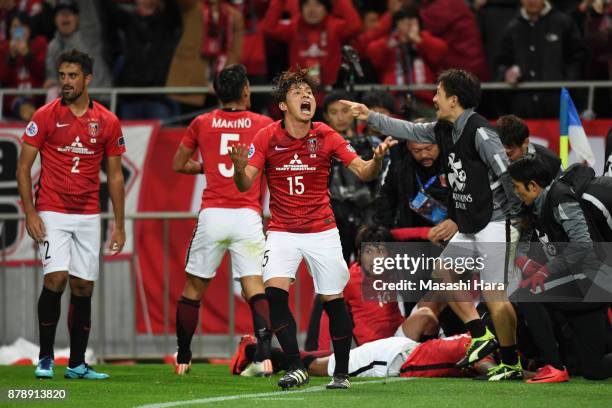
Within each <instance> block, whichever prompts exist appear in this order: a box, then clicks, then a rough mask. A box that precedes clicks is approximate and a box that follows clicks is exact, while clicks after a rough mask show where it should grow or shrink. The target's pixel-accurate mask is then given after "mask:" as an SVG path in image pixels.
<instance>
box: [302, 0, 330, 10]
mask: <svg viewBox="0 0 612 408" xmlns="http://www.w3.org/2000/svg"><path fill="white" fill-rule="evenodd" d="M307 1H308V0H300V11H302V8H303V7H304V5H305V4H306V2H307ZM317 2H319V3H321V4H322V5H323V6H325V9H326V10H327V12H328V13H331V11H332V9H333V4H332V2H331V0H317Z"/></svg>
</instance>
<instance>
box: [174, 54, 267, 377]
mask: <svg viewBox="0 0 612 408" xmlns="http://www.w3.org/2000/svg"><path fill="white" fill-rule="evenodd" d="M213 86H214V89H215V92H216V94H217V96H218V97H219V99H220V100H221V103H222V105H223V108H222V109H216V110H214V111H212V112H209V113H205V114H203V115H200V116H198V117H197V118H195V119H194V120H193V122H192V123H191V125H189V128H188V129H187V132H186V133H185V136H184V137H183V140H182V142H181V144H180V145H179V148H178V150H177V152H176V155H175V156H174V160H173V163H172V167H173V169H174V171H177V172H179V173H185V174H200V173H204V174H206V188H205V189H204V193H203V195H202V210H201V211H200V214H199V216H198V224H197V225H196V228H195V231H194V233H193V238H192V239H191V243H190V244H189V249H188V252H187V262H186V266H185V273H186V276H187V281H186V282H185V288H184V289H183V295H182V297H181V299H180V300H179V302H178V306H177V308H176V337H177V343H178V352H177V356H176V361H175V372H176V374H179V375H183V374H186V373H187V372H189V370H190V367H191V350H190V346H191V339H192V337H193V333H194V332H195V329H196V326H197V324H198V313H199V308H200V300H201V299H202V295H203V294H204V292H205V291H206V288H207V287H208V285H209V283H210V281H211V279H212V278H213V277H214V276H215V274H216V272H217V268H218V267H219V264H220V263H221V260H222V259H223V254H224V253H225V251H226V250H227V249H229V251H230V254H231V257H232V269H233V271H232V273H233V275H234V277H235V279H239V280H240V284H241V285H242V291H243V293H244V295H245V297H246V299H247V300H248V302H249V306H250V307H251V313H252V315H253V326H254V329H255V336H256V337H257V340H258V350H257V353H256V355H255V358H254V360H253V364H251V365H250V366H249V367H247V368H246V370H244V372H242V374H243V375H249V376H264V375H271V374H272V365H271V363H270V360H269V354H270V340H271V337H272V334H271V332H270V317H269V315H270V313H269V307H268V300H267V299H266V295H265V294H264V286H263V280H262V277H261V262H262V257H263V251H264V241H265V240H264V235H263V226H262V221H261V213H262V206H261V188H260V181H261V178H260V177H257V178H255V179H254V180H253V188H252V189H251V190H249V191H247V192H244V193H242V192H240V191H238V190H237V189H236V186H235V185H234V182H233V180H232V177H233V176H234V166H233V165H232V163H231V160H230V158H229V156H228V153H229V150H228V147H229V143H230V142H240V143H251V141H252V139H253V136H255V133H257V131H259V130H260V129H261V128H263V127H265V126H267V125H269V124H270V123H272V119H270V118H268V117H266V116H262V115H258V114H256V113H253V112H250V111H249V110H248V109H249V108H250V106H251V91H250V88H249V82H248V79H247V73H246V69H245V67H244V66H243V65H231V66H229V67H227V68H225V69H223V70H222V71H221V72H220V73H219V75H218V76H217V77H216V78H215V81H214V82H213ZM198 148H199V150H200V153H201V155H202V157H203V158H204V163H200V162H197V161H195V160H193V159H192V158H191V157H192V156H193V154H194V153H195V151H196V149H198ZM237 220H240V221H239V222H236V221H237ZM235 374H239V373H235Z"/></svg>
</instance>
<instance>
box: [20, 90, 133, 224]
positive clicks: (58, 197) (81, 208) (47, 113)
mask: <svg viewBox="0 0 612 408" xmlns="http://www.w3.org/2000/svg"><path fill="white" fill-rule="evenodd" d="M22 141H23V142H24V143H26V144H28V145H31V146H34V147H36V148H37V149H38V150H39V152H40V160H41V174H40V179H39V181H38V185H37V186H36V193H35V201H36V203H35V205H36V210H37V211H54V212H60V213H66V214H97V213H99V212H100V196H99V192H100V166H101V163H102V158H103V157H104V156H120V155H121V154H123V153H125V140H124V138H123V136H122V133H121V126H120V125H119V120H118V119H117V116H115V115H114V114H113V113H112V112H110V111H109V110H107V109H106V108H105V107H104V106H102V105H100V104H99V103H97V102H94V101H90V103H89V107H88V109H87V111H86V112H85V114H84V115H83V116H81V117H76V116H75V115H74V114H73V113H72V111H71V110H70V108H69V107H68V106H67V105H66V104H64V103H63V102H62V100H61V99H60V98H58V99H56V100H54V101H53V102H50V103H48V104H46V105H44V106H43V107H41V108H40V109H38V110H37V111H36V112H35V113H34V116H33V117H32V121H31V122H30V123H28V125H27V127H26V130H25V132H24V133H23V136H22Z"/></svg>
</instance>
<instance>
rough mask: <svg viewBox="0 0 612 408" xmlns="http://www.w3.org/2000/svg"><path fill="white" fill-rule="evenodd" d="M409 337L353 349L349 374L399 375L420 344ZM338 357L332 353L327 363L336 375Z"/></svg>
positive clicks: (355, 375)
mask: <svg viewBox="0 0 612 408" xmlns="http://www.w3.org/2000/svg"><path fill="white" fill-rule="evenodd" d="M418 345H419V343H417V342H416V341H414V340H411V339H409V338H407V337H388V338H386V339H380V340H376V341H371V342H369V343H365V344H362V345H361V346H359V347H356V348H354V349H352V350H351V353H350V355H349V375H350V376H351V377H399V374H400V368H401V367H402V364H403V363H404V361H406V359H407V358H408V355H409V354H410V353H411V352H412V350H414V348H415V347H416V346H418ZM335 367H336V359H335V357H334V355H333V354H332V355H331V356H329V362H328V363H327V374H328V375H329V376H330V377H331V376H333V375H334V368H335Z"/></svg>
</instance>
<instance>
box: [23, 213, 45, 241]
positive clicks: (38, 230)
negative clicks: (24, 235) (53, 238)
mask: <svg viewBox="0 0 612 408" xmlns="http://www.w3.org/2000/svg"><path fill="white" fill-rule="evenodd" d="M26 230H27V231H28V235H29V236H30V237H32V239H33V240H34V241H36V242H39V243H40V242H42V241H43V240H44V239H45V235H47V234H46V232H45V224H44V223H43V220H42V218H40V216H39V215H38V213H37V212H35V211H34V212H31V213H27V214H26Z"/></svg>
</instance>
